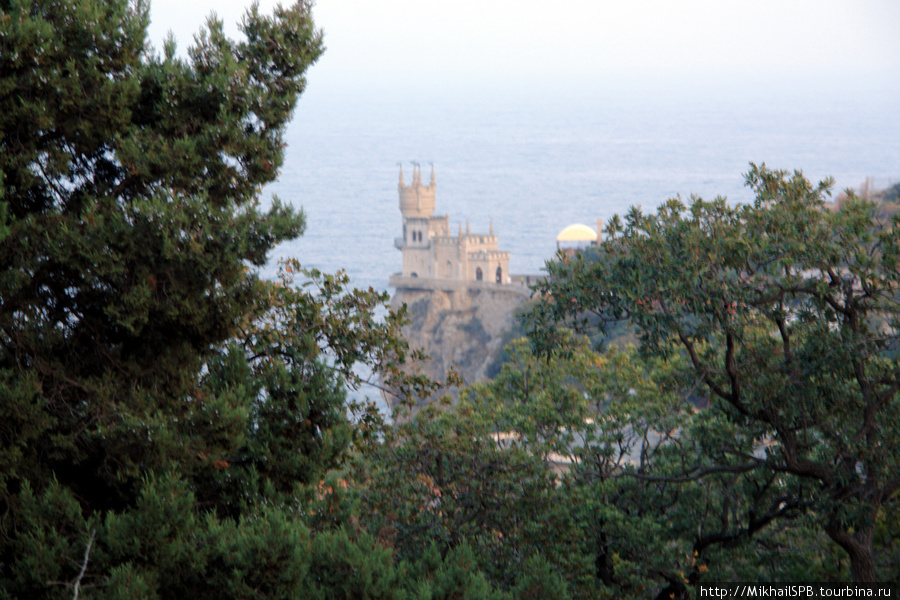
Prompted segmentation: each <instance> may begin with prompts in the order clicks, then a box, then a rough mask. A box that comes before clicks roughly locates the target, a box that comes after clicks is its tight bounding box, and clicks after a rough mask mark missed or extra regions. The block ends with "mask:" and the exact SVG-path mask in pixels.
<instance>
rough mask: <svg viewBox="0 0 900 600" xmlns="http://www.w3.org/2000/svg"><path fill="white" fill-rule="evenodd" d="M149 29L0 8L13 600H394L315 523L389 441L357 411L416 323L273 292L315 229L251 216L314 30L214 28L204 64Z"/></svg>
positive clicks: (88, 6) (65, 12)
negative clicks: (357, 461)
mask: <svg viewBox="0 0 900 600" xmlns="http://www.w3.org/2000/svg"><path fill="white" fill-rule="evenodd" d="M147 15H148V6H147V4H146V3H145V2H143V1H142V0H137V1H135V2H131V3H129V2H126V1H124V0H113V1H108V0H104V1H90V0H88V1H81V0H79V1H74V0H62V1H54V2H49V1H42V0H35V1H29V2H25V1H20V0H3V1H0V515H2V517H0V597H3V598H7V597H8V598H71V597H73V596H76V597H91V598H122V597H147V598H156V597H195V598H198V599H199V598H243V597H254V598H258V597H273V598H274V597H279V598H281V597H298V596H300V595H302V594H303V593H306V592H308V591H313V592H315V594H317V595H318V596H321V597H334V596H335V594H338V595H340V594H341V592H340V590H341V589H345V590H351V589H352V590H360V589H365V590H366V593H367V594H369V596H368V597H394V596H395V595H397V594H399V593H400V592H401V591H402V588H401V589H400V591H398V592H397V594H395V593H394V592H393V591H391V585H392V584H391V582H394V581H396V579H397V577H398V576H399V575H398V573H399V572H397V571H396V570H395V565H394V564H393V562H392V557H391V555H390V553H389V552H388V551H387V550H386V549H384V548H375V547H373V545H372V540H371V538H366V537H365V536H364V535H361V534H360V535H355V534H354V535H353V536H349V535H347V534H344V533H341V532H340V531H339V530H338V529H336V528H335V529H333V530H329V531H322V530H317V529H316V522H315V520H314V519H312V518H311V516H310V514H309V513H308V511H307V508H309V507H310V506H311V504H310V503H309V502H307V500H308V499H309V497H310V495H311V494H313V495H314V492H311V491H310V490H315V489H316V488H317V486H319V485H320V484H321V481H322V480H323V478H325V477H326V474H327V473H329V472H330V471H331V470H333V469H335V468H337V467H339V466H340V465H341V464H342V462H343V460H344V459H345V457H346V456H347V455H348V453H350V452H351V451H352V447H353V444H354V443H355V442H362V441H365V438H366V437H367V436H369V435H370V433H369V431H370V430H371V427H369V428H368V429H367V427H366V426H367V425H372V424H375V423H377V419H376V418H375V416H374V415H373V414H372V413H371V411H370V407H367V406H364V405H363V406H355V407H354V406H348V403H347V397H346V386H347V385H348V384H349V385H351V386H352V385H356V384H358V383H359V378H358V376H357V375H355V374H354V373H355V372H354V365H357V364H358V363H360V362H365V363H367V364H369V365H370V366H371V368H373V369H374V370H375V371H376V372H379V371H384V372H385V373H387V375H388V376H391V374H396V373H397V372H398V369H397V367H396V365H394V364H393V361H395V360H402V357H403V353H404V351H405V347H404V344H403V342H402V340H400V339H399V337H398V335H397V332H398V331H399V329H398V319H399V318H400V317H399V315H389V316H388V317H387V319H385V320H381V321H379V320H376V318H375V312H376V310H382V309H383V307H384V306H385V304H386V301H387V298H386V297H385V296H384V295H381V294H376V293H374V292H372V291H369V292H358V291H351V290H348V289H347V279H346V277H345V276H342V275H337V276H330V275H322V274H319V273H315V272H311V273H305V274H304V275H303V280H302V282H301V283H300V284H299V285H298V284H297V283H295V281H294V280H293V278H294V276H295V275H297V274H298V273H299V271H300V269H299V265H297V264H296V263H287V264H285V265H284V266H283V270H282V274H281V278H280V280H279V281H276V282H267V281H262V280H260V278H259V277H258V275H257V270H256V267H258V266H260V265H262V264H264V263H265V261H266V257H267V253H268V251H269V250H270V249H271V248H272V247H273V246H274V245H275V244H277V243H278V242H280V241H282V240H286V239H290V238H292V237H295V236H297V235H299V234H300V233H301V231H302V229H303V218H302V215H301V214H299V213H296V212H294V211H293V210H292V209H290V208H289V207H287V206H284V205H282V204H281V203H280V202H279V201H278V200H277V199H275V200H274V201H273V202H272V205H271V208H269V209H268V210H262V209H261V208H260V201H259V196H260V190H261V189H262V186H264V185H265V184H266V183H268V182H271V181H272V180H274V178H275V177H276V175H277V173H278V170H279V167H280V166H281V162H282V156H283V147H284V142H283V133H284V128H285V126H286V124H287V122H288V119H289V118H290V116H291V113H292V111H293V109H294V106H295V104H296V101H297V98H298V96H299V94H300V93H301V91H302V90H303V87H304V77H303V75H304V73H305V71H306V69H307V68H308V67H309V65H310V64H312V63H313V62H314V61H315V60H316V59H317V57H318V56H319V55H320V53H321V51H322V43H321V34H320V33H319V32H318V31H317V30H316V29H315V27H314V24H313V21H312V17H311V14H310V6H309V4H307V3H306V2H299V3H298V4H296V5H295V6H293V7H290V8H280V7H279V8H277V9H276V10H275V12H274V15H273V16H271V17H270V16H264V15H261V14H260V13H259V12H258V10H257V9H256V8H255V7H254V8H251V9H250V11H249V12H248V13H247V15H246V17H245V18H244V21H243V24H242V30H243V33H244V39H243V40H242V41H240V42H233V41H231V40H228V39H227V38H226V37H225V36H224V34H223V32H222V25H221V23H219V22H218V21H216V20H214V19H212V20H210V21H209V23H208V25H207V27H206V29H205V30H204V31H203V32H201V34H200V35H199V36H198V38H197V43H196V45H195V46H193V47H192V48H190V49H189V51H188V58H187V59H180V58H177V57H176V55H175V45H174V42H173V41H169V42H167V43H166V45H165V48H164V53H163V55H162V56H160V55H157V54H156V53H154V52H153V51H152V49H150V47H149V46H148V45H147V44H146V41H145V28H146V25H147ZM348 411H355V412H356V413H357V414H356V417H354V418H356V419H357V420H355V421H354V420H351V418H350V417H351V415H349V414H348ZM320 534H321V536H320ZM317 553H318V554H317ZM337 554H341V555H342V556H343V558H342V559H340V560H338V559H337V558H334V560H331V559H329V557H336V556H337ZM346 569H354V570H355V572H357V573H358V577H357V578H356V579H347V580H345V581H341V582H340V583H335V577H336V576H337V574H339V573H342V572H344V571H346ZM341 586H343V587H341ZM379 590H381V591H379ZM348 593H351V592H348ZM352 594H353V595H358V597H365V596H364V595H363V594H356V592H352ZM397 597H399V596H397Z"/></svg>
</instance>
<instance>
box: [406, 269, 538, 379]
mask: <svg viewBox="0 0 900 600" xmlns="http://www.w3.org/2000/svg"><path fill="white" fill-rule="evenodd" d="M528 296H529V294H528V292H527V291H524V292H523V290H521V289H515V288H512V289H509V288H508V289H503V286H483V287H465V286H459V287H458V288H456V289H452V290H448V289H409V288H398V289H397V291H396V293H395V294H394V297H393V298H392V300H391V303H392V305H393V307H394V308H395V309H397V308H399V307H400V306H402V305H403V304H404V303H405V304H406V305H407V307H408V310H409V316H410V321H411V322H410V324H409V325H407V326H406V328H405V330H404V334H405V335H406V338H407V339H408V340H409V345H410V348H414V349H420V350H422V351H424V352H425V353H426V354H428V355H429V356H430V360H429V361H428V362H427V363H426V364H424V365H422V367H423V369H422V370H423V372H424V373H425V374H427V375H428V376H430V377H432V378H433V379H442V378H443V377H444V376H445V375H446V373H447V371H448V370H449V368H450V366H451V365H452V366H455V367H456V370H457V371H458V372H459V373H460V374H461V375H462V377H463V379H464V380H465V381H466V383H475V382H477V381H483V380H485V379H486V378H487V377H486V375H487V369H488V367H489V366H490V365H491V363H492V361H493V360H494V359H495V357H497V356H498V355H499V352H500V351H501V350H502V349H503V345H504V344H505V343H506V342H507V341H508V340H509V334H510V332H511V330H512V329H513V327H514V326H515V322H516V321H515V319H516V313H517V309H518V308H519V307H520V306H521V305H522V304H524V303H525V302H526V301H527V300H528Z"/></svg>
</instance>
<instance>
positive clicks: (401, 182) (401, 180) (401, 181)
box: [397, 163, 403, 186]
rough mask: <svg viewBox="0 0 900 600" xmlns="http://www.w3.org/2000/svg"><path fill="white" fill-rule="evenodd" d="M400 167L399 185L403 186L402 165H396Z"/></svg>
mask: <svg viewBox="0 0 900 600" xmlns="http://www.w3.org/2000/svg"><path fill="white" fill-rule="evenodd" d="M397 164H398V165H400V185H401V186H402V185H403V163H397Z"/></svg>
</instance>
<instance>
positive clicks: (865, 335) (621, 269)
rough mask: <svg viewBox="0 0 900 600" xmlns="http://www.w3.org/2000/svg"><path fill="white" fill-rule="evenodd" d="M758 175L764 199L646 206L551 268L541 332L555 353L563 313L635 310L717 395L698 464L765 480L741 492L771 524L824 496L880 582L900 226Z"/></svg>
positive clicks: (889, 486) (892, 455) (830, 517)
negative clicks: (582, 253)
mask: <svg viewBox="0 0 900 600" xmlns="http://www.w3.org/2000/svg"><path fill="white" fill-rule="evenodd" d="M747 182H748V185H750V186H751V187H752V188H753V189H754V191H755V192H756V201H755V202H754V203H753V204H752V205H748V206H741V205H730V204H728V203H727V202H726V201H725V199H724V198H717V199H716V200H714V201H712V202H706V201H703V200H701V199H699V198H694V199H692V201H691V203H690V205H689V206H687V205H685V204H684V203H682V202H681V201H680V200H677V199H676V200H671V201H669V202H668V203H666V204H665V205H663V206H662V207H660V208H659V210H658V211H657V213H656V214H655V215H645V214H643V213H641V211H640V210H638V209H632V211H631V212H630V213H629V214H628V215H627V216H626V218H625V220H624V222H623V221H622V220H621V219H619V218H616V219H613V220H611V221H610V223H609V226H608V227H607V230H606V234H607V239H606V240H605V241H604V242H603V243H602V245H601V246H600V248H599V249H598V251H597V253H596V254H594V255H593V256H591V257H589V258H588V259H586V258H579V257H576V258H575V259H574V260H571V261H560V262H557V263H553V264H551V265H549V270H550V275H551V276H550V278H549V279H548V280H547V282H546V283H545V284H544V286H543V289H542V291H543V292H544V293H545V298H547V301H546V302H544V303H543V304H541V305H539V306H538V307H537V308H536V309H535V310H534V311H533V313H532V323H533V327H534V335H533V336H532V340H533V343H534V344H535V345H536V347H537V348H539V349H541V350H542V351H546V349H547V348H549V347H552V346H553V345H555V344H558V342H559V339H558V338H559V333H558V332H557V329H556V327H555V326H554V323H557V322H559V321H561V320H567V319H572V320H573V322H574V324H575V325H576V326H577V327H579V328H582V327H584V326H586V325H588V324H589V323H590V322H591V320H590V319H587V318H586V315H593V316H594V317H593V323H599V326H600V327H601V329H603V328H605V327H606V326H607V324H613V323H618V322H621V321H627V322H629V323H630V324H631V325H632V326H634V327H635V328H636V330H637V332H638V335H639V340H640V347H641V352H642V353H643V355H644V356H646V357H657V358H659V359H662V360H669V361H671V360H679V361H683V364H684V365H685V367H683V368H682V367H676V370H677V371H679V372H681V373H682V378H683V379H684V380H685V381H687V380H690V379H693V380H694V381H695V382H696V383H697V385H699V386H701V387H700V388H698V389H699V390H700V391H702V393H703V394H706V395H708V396H709V401H710V407H711V409H712V410H711V412H710V413H709V414H708V415H706V416H704V418H702V419H700V420H698V423H697V424H696V426H695V428H697V429H696V432H697V433H696V434H695V435H696V436H697V437H696V438H693V439H695V440H696V441H695V442H694V443H696V444H697V449H698V450H699V453H698V454H697V459H696V460H693V461H690V462H686V463H684V468H685V473H686V475H688V476H691V477H694V476H701V475H704V474H706V473H708V472H721V471H722V470H723V469H725V470H729V471H732V472H734V473H746V474H748V476H749V475H752V477H751V480H752V481H751V482H749V483H748V484H749V485H750V486H751V488H753V486H756V487H755V488H754V489H757V490H766V493H763V494H762V495H758V494H757V492H756V491H754V489H751V488H747V489H743V490H741V491H740V494H738V497H740V498H743V499H744V501H750V503H751V505H752V506H755V508H754V512H753V514H754V515H755V516H756V517H757V518H758V519H761V521H760V523H763V522H765V523H768V522H770V521H771V519H769V517H770V516H771V517H772V518H773V519H774V518H782V517H784V516H788V515H792V514H794V511H793V510H787V511H784V513H783V514H782V510H783V509H784V508H791V507H793V508H797V509H801V508H808V509H812V510H814V511H815V512H814V514H815V515H817V516H818V519H819V524H820V527H821V529H820V531H824V532H825V533H827V535H828V536H829V537H830V538H831V539H832V540H834V542H835V543H837V544H838V545H840V546H841V548H842V549H843V550H844V551H845V552H847V554H848V556H849V558H850V561H851V565H852V575H853V577H854V578H855V579H857V580H872V579H873V578H875V576H876V574H875V565H876V557H875V555H874V550H873V545H872V544H873V535H874V531H875V524H876V521H877V520H878V518H879V517H878V515H879V514H880V512H881V510H882V507H884V508H885V509H887V510H888V512H891V511H893V510H896V502H897V495H896V492H897V490H898V489H900V479H898V478H897V473H900V454H898V452H896V451H895V450H896V449H897V448H898V447H900V446H898V444H897V443H896V442H897V440H898V439H900V429H898V427H897V420H896V415H897V414H898V412H900V404H898V402H900V400H898V394H897V390H898V389H900V386H898V383H900V382H898V380H897V373H898V372H900V371H898V369H897V362H896V359H895V358H892V357H891V356H892V353H891V352H890V351H891V350H892V348H893V347H894V346H895V345H896V343H897V336H896V329H895V327H896V325H897V317H898V309H897V305H896V297H897V292H898V283H900V271H898V268H897V267H898V260H897V257H898V250H900V237H898V233H897V232H898V228H897V227H896V223H893V222H891V223H887V222H884V221H882V220H880V219H879V217H878V214H877V211H876V207H875V206H873V205H872V204H869V203H866V202H862V201H860V200H858V199H855V198H850V199H849V200H848V201H847V202H845V203H844V205H843V207H842V209H841V210H839V211H830V210H827V209H826V208H825V205H824V202H823V197H824V196H825V195H826V194H827V193H828V192H829V188H830V185H831V182H830V181H825V182H822V183H820V184H819V185H813V184H811V183H810V182H809V181H807V180H806V179H805V178H804V177H803V176H802V175H801V174H800V173H794V174H793V175H789V174H787V173H785V172H781V171H770V170H768V169H766V168H765V166H762V167H757V166H755V165H753V166H752V167H751V170H750V172H749V174H748V175H747ZM705 461H709V462H705ZM738 489H740V488H738ZM773 489H777V490H779V493H778V495H775V496H771V497H770V496H769V494H772V493H773V492H772V490H773ZM754 494H757V495H754ZM775 500H778V501H777V502H774V501H775ZM770 501H772V502H774V504H769V508H767V509H765V510H763V509H764V506H763V505H762V504H760V503H761V502H762V503H763V504H765V503H769V502H770ZM778 507H782V509H779V508H778ZM888 507H891V508H888ZM753 523H754V521H753V519H752V518H751V519H750V522H749V524H748V526H747V533H752V530H753V529H754V526H753Z"/></svg>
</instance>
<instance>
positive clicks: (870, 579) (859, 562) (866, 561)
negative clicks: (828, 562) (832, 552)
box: [825, 523, 878, 583]
mask: <svg viewBox="0 0 900 600" xmlns="http://www.w3.org/2000/svg"><path fill="white" fill-rule="evenodd" d="M825 533H827V534H828V537H830V538H831V539H833V540H834V541H835V542H836V543H837V544H838V546H840V547H841V548H843V549H844V551H845V552H846V553H847V555H848V556H849V557H850V576H851V577H853V582H854V583H877V582H878V579H877V578H876V577H875V550H874V548H873V546H872V539H873V537H874V534H875V525H874V523H873V524H872V525H870V526H868V527H865V528H863V529H861V530H859V531H856V532H854V533H850V532H849V531H847V530H845V529H842V528H841V527H839V526H838V525H837V524H836V523H831V524H829V525H828V526H827V527H825Z"/></svg>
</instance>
